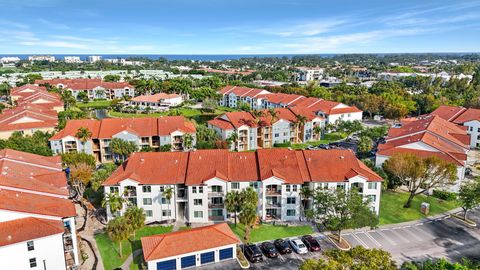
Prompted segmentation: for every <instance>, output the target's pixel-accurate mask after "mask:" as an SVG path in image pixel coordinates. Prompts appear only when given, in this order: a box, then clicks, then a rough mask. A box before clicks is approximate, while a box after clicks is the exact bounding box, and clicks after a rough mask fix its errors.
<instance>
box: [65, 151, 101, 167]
mask: <svg viewBox="0 0 480 270" xmlns="http://www.w3.org/2000/svg"><path fill="white" fill-rule="evenodd" d="M61 156H62V162H63V164H64V165H65V166H66V167H71V166H74V165H76V164H79V163H84V164H87V165H89V166H90V167H95V163H96V162H95V157H94V156H93V155H90V154H87V153H83V152H82V153H76V152H70V153H64V154H62V155H61Z"/></svg>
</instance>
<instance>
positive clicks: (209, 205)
mask: <svg viewBox="0 0 480 270" xmlns="http://www.w3.org/2000/svg"><path fill="white" fill-rule="evenodd" d="M208 207H209V208H224V207H225V204H224V203H208Z"/></svg>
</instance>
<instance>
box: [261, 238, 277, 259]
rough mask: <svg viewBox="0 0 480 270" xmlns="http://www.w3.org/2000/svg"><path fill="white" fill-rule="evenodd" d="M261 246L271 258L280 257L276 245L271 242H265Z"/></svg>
mask: <svg viewBox="0 0 480 270" xmlns="http://www.w3.org/2000/svg"><path fill="white" fill-rule="evenodd" d="M260 248H261V249H262V250H263V253H264V254H265V256H267V257H269V258H276V257H278V252H277V249H276V248H275V246H274V245H273V244H272V243H271V242H263V243H261V244H260Z"/></svg>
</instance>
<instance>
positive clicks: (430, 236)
mask: <svg viewBox="0 0 480 270" xmlns="http://www.w3.org/2000/svg"><path fill="white" fill-rule="evenodd" d="M423 228H425V227H423ZM412 229H414V230H415V231H417V232H419V233H420V234H423V235H424V236H427V237H428V238H432V235H431V234H430V233H429V232H427V231H426V230H424V229H422V228H420V227H414V228H412ZM424 240H425V239H423V240H422V241H424Z"/></svg>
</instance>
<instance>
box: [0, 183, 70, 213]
mask: <svg viewBox="0 0 480 270" xmlns="http://www.w3.org/2000/svg"><path fill="white" fill-rule="evenodd" d="M0 209H3V210H8V211H13V212H23V213H30V214H38V215H43V216H52V217H61V218H64V217H74V216H76V213H75V206H74V204H73V202H72V201H70V200H68V199H62V198H56V197H51V196H44V195H37V194H33V193H27V192H20V191H13V190H7V189H0Z"/></svg>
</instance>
